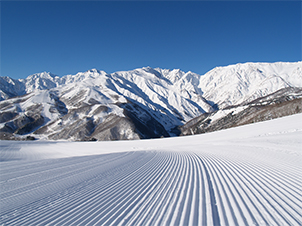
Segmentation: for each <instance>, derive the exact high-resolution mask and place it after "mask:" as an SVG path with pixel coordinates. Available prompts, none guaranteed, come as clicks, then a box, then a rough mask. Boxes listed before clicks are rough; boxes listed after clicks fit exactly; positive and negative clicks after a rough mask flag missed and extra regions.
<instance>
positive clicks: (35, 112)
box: [0, 62, 302, 141]
mask: <svg viewBox="0 0 302 226" xmlns="http://www.w3.org/2000/svg"><path fill="white" fill-rule="evenodd" d="M301 87H302V62H294V63H285V62H277V63H244V64H236V65H229V66H225V67H216V68H214V69H213V70H211V71H209V72H207V73H206V74H204V75H198V74H196V73H193V72H190V71H189V72H183V71H181V70H179V69H174V70H169V69H160V68H151V67H144V68H139V69H135V70H131V71H119V72H115V73H110V74H109V73H106V72H104V71H100V70H97V69H92V70H88V71H86V72H79V73H77V74H75V75H66V76H63V77H59V76H56V75H54V74H51V73H48V72H43V73H37V74H33V75H30V76H28V77H27V78H26V79H18V80H17V79H12V78H10V77H0V139H17V140H19V139H48V140H71V141H86V140H121V139H124V140H125V139H144V138H159V137H168V136H177V135H189V134H196V133H204V132H211V131H215V130H218V129H224V128H229V127H232V126H236V125H242V124H246V123H252V122H256V121H262V120H267V119H271V118H275V117H280V116H284V115H288V114H294V113H298V112H301V109H302V103H301V100H302V99H301V97H302V88H301Z"/></svg>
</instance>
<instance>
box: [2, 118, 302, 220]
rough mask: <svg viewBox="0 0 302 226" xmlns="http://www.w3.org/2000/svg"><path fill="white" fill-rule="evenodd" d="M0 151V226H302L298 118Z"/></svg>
mask: <svg viewBox="0 0 302 226" xmlns="http://www.w3.org/2000/svg"><path fill="white" fill-rule="evenodd" d="M0 147H1V149H0V150H1V151H0V154H1V156H0V158H1V162H0V171H1V172H0V175H1V176H0V179H1V180H0V184H1V190H0V192H1V193H0V204H1V209H0V225H301V224H302V208H301V207H302V194H301V185H302V184H301V181H302V180H301V179H302V178H301V172H302V164H301V163H302V156H301V155H302V114H296V115H292V116H287V117H284V118H279V119H275V120H271V121H266V122H261V123H256V124H251V125H246V126H241V127H237V128H232V129H227V130H222V131H218V132H213V133H208V134H202V135H194V136H186V137H175V138H163V139H152V140H137V141H108V142H50V141H32V142H30V141H27V142H25V141H24V142H20V141H19V142H17V141H0Z"/></svg>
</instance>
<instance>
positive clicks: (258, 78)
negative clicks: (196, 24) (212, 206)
mask: <svg viewBox="0 0 302 226" xmlns="http://www.w3.org/2000/svg"><path fill="white" fill-rule="evenodd" d="M198 87H199V88H200V89H201V90H202V91H203V92H204V98H206V99H207V100H208V101H212V102H213V103H215V104H217V105H218V106H219V107H220V108H222V107H226V106H231V105H237V104H240V103H242V102H244V101H245V102H250V101H252V100H254V99H257V98H259V97H262V96H266V95H268V94H271V93H273V92H275V91H277V90H280V89H282V88H287V87H302V62H297V63H283V62H277V63H245V64H236V65H230V66H226V67H217V68H214V69H213V70H211V71H209V72H208V73H206V74H205V75H204V76H201V78H200V84H199V86H198Z"/></svg>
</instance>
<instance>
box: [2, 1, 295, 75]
mask: <svg viewBox="0 0 302 226" xmlns="http://www.w3.org/2000/svg"><path fill="white" fill-rule="evenodd" d="M0 4H1V76H10V77H12V78H25V77H27V76H28V75H30V74H34V73H38V72H42V71H49V72H52V73H54V74H57V75H59V76H63V75H66V74H75V73H77V72H79V71H86V70H89V69H92V68H96V69H99V70H104V71H106V72H108V73H112V72H115V71H120V70H131V69H135V68H139V67H144V66H150V67H154V68H155V67H161V68H168V69H174V68H180V69H181V70H184V71H189V70H190V71H193V72H196V73H198V74H204V73H206V72H207V71H209V70H211V69H213V68H214V67H216V66H225V65H229V64H235V63H244V62H276V61H289V62H294V61H300V60H301V2H300V1H250V2H249V1H214V2H210V1H150V2H146V1H130V2H127V1H114V2H110V1H89V2H84V1H2V2H0Z"/></svg>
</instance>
